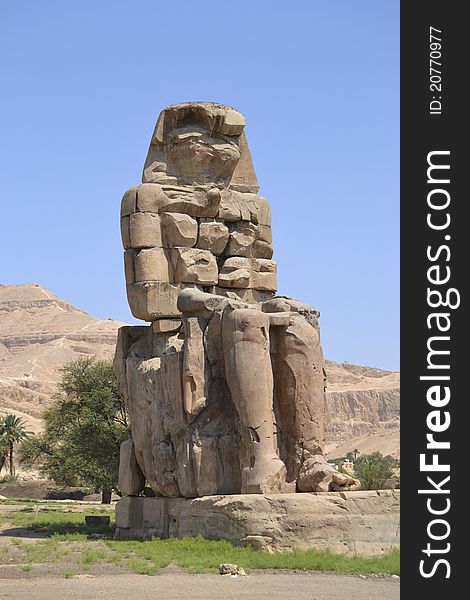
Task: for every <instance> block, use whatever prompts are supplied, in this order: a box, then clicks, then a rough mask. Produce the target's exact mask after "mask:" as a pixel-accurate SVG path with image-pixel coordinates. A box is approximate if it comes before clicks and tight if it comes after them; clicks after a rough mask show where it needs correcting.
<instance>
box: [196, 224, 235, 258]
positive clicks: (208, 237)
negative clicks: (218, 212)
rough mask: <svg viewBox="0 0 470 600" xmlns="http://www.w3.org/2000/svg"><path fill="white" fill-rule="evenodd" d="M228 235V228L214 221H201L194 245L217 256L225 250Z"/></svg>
mask: <svg viewBox="0 0 470 600" xmlns="http://www.w3.org/2000/svg"><path fill="white" fill-rule="evenodd" d="M229 235H230V234H229V230H228V227H227V226H226V225H224V224H223V223H222V222H220V221H216V220H214V219H201V222H200V223H199V236H198V238H197V244H196V245H197V247H198V248H201V249H202V250H209V252H211V253H212V254H215V255H216V256H219V255H220V254H222V252H223V251H224V250H225V247H226V245H227V242H228V239H229Z"/></svg>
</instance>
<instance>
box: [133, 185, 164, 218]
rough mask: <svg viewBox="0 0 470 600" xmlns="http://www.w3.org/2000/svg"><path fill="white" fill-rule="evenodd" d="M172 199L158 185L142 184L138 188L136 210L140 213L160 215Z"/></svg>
mask: <svg viewBox="0 0 470 600" xmlns="http://www.w3.org/2000/svg"><path fill="white" fill-rule="evenodd" d="M169 202H170V199H169V198H168V196H167V195H166V194H165V192H164V191H163V189H162V187H161V185H158V184H157V183H142V184H141V185H139V186H138V187H137V196H136V208H137V210H138V211H139V212H152V213H158V212H159V211H160V210H161V209H162V208H163V207H165V206H166V205H167V204H168V203H169Z"/></svg>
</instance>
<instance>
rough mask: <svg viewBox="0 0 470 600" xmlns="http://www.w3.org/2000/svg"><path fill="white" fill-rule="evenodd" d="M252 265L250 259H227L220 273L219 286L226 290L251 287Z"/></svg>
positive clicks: (235, 257)
mask: <svg viewBox="0 0 470 600" xmlns="http://www.w3.org/2000/svg"><path fill="white" fill-rule="evenodd" d="M250 276H251V263H250V260H249V259H248V258H241V257H238V256H233V257H231V258H227V260H226V261H225V262H224V264H223V265H222V268H221V270H220V273H219V280H218V284H219V286H220V287H226V288H248V287H250Z"/></svg>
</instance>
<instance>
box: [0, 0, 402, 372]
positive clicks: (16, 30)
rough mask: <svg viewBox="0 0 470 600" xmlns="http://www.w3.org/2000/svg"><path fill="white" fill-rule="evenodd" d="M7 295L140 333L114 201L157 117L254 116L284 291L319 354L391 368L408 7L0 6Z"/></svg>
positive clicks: (109, 0)
mask: <svg viewBox="0 0 470 600" xmlns="http://www.w3.org/2000/svg"><path fill="white" fill-rule="evenodd" d="M0 23H1V33H2V34H1V36H0V56H1V58H0V61H1V82H2V86H1V87H2V91H1V93H0V125H1V144H0V153H1V155H0V173H1V198H2V206H1V213H0V215H1V216H0V223H1V238H0V239H1V246H2V248H1V250H2V252H1V258H0V283H7V284H17V283H40V284H41V285H43V286H45V287H47V288H48V289H49V290H51V291H52V292H53V293H55V294H57V295H58V296H60V297H62V298H64V299H65V300H67V301H69V302H71V303H72V304H75V305H76V306H78V307H79V308H82V309H83V310H85V311H87V312H89V313H90V314H92V315H95V316H98V317H103V318H106V317H112V318H115V319H119V320H122V321H127V322H134V320H133V319H132V317H131V315H130V312H129V309H128V306H127V300H126V295H125V286H124V275H123V268H122V249H121V241H120V234H119V204H120V199H121V196H122V193H123V192H124V191H125V190H126V189H127V188H129V187H130V186H132V185H135V184H137V183H139V181H140V177H141V171H142V166H143V162H144V159H145V156H146V153H147V148H148V144H149V140H150V136H151V134H152V131H153V128H154V125H155V121H156V118H157V116H158V113H159V112H160V110H161V109H162V108H164V107H166V106H167V105H169V104H174V103H177V102H183V101H188V100H207V101H215V102H221V103H225V104H229V105H232V106H234V107H235V108H237V109H239V110H240V111H241V112H243V113H244V114H245V115H246V118H247V130H246V131H247V137H248V142H249V145H250V149H251V153H252V156H253V160H254V164H255V168H256V171H257V175H258V179H259V181H260V185H261V188H260V193H261V194H262V195H264V196H266V197H267V198H268V199H269V201H270V203H271V208H272V212H273V233H274V244H275V255H274V258H275V259H276V260H277V261H278V281H279V293H281V294H286V295H289V296H292V297H294V298H296V299H298V300H303V301H304V302H307V303H309V304H312V305H313V306H315V307H316V308H318V309H319V310H320V311H321V315H322V316H321V319H320V323H321V326H322V340H323V347H324V351H325V355H326V357H327V358H331V359H334V360H340V361H344V360H347V361H349V362H355V363H358V364H364V365H369V366H376V367H382V368H386V369H398V368H399V357H398V345H399V329H398V324H399V314H398V311H399V304H398V295H399V279H398V275H399V272H398V268H399V265H398V261H399V253H398V244H399V231H398V221H399V204H398V203H399V150H398V146H399V2H398V0H386V1H382V2H377V0H356V1H355V2H351V0H336V1H335V2H324V1H320V0H298V1H292V2H280V1H276V0H256V1H254V0H237V1H235V0H232V1H230V2H227V1H224V0H200V1H199V2H194V0H179V1H178V2H172V1H171V0H167V1H165V2H162V1H159V0H153V1H150V0H133V1H132V2H130V1H126V2H125V1H122V0H100V1H97V0H81V1H80V2H63V1H61V0H57V1H54V0H15V1H14V2H13V1H11V2H2V3H1V4H0Z"/></svg>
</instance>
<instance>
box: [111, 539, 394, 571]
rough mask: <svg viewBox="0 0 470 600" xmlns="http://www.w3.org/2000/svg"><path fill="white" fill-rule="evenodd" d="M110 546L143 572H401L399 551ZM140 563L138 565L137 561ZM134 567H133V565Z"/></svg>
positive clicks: (200, 544)
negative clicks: (223, 566)
mask: <svg viewBox="0 0 470 600" xmlns="http://www.w3.org/2000/svg"><path fill="white" fill-rule="evenodd" d="M106 543H107V545H108V546H109V547H110V548H111V549H112V550H114V551H115V552H117V553H118V554H121V555H122V556H123V557H124V556H127V557H129V558H128V561H127V564H128V565H129V566H130V567H131V568H132V569H133V570H136V569H140V571H138V572H141V573H144V571H145V570H147V569H148V567H149V565H152V569H151V570H152V571H153V572H156V571H157V570H158V569H160V568H163V567H166V566H168V565H169V564H175V565H178V566H180V567H182V568H184V569H186V570H188V571H190V572H193V573H207V572H215V571H217V569H218V566H219V564H220V563H222V562H228V563H235V564H238V565H241V566H242V567H244V568H245V569H246V570H247V571H250V570H253V569H295V570H302V571H333V572H336V573H356V574H361V575H368V574H372V573H375V574H390V575H392V574H396V575H398V574H399V573H400V555H399V552H398V550H393V551H391V552H390V553H388V554H386V555H383V556H378V557H374V558H365V557H362V556H344V555H342V554H335V553H333V552H330V551H328V550H294V551H293V552H289V553H281V552H276V553H274V554H269V553H268V552H265V551H262V550H254V549H252V548H249V547H244V548H241V547H237V546H232V544H230V543H229V542H226V541H212V540H206V539H204V538H202V537H201V536H198V537H196V538H185V539H175V538H172V539H168V540H159V539H154V540H149V541H145V542H131V541H129V542H123V541H112V542H111V541H108V542H106ZM137 559H139V560H140V561H144V562H138V563H136V562H135V560H137ZM131 565H132V566H131Z"/></svg>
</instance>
